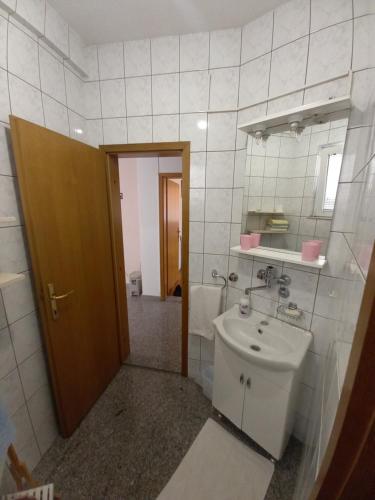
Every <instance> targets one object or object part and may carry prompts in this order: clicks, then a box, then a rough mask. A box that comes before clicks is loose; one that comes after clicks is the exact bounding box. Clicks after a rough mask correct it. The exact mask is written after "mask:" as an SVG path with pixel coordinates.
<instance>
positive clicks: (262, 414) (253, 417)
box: [242, 368, 289, 459]
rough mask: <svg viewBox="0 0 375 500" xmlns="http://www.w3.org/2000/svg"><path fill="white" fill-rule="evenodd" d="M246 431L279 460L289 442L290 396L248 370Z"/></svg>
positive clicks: (244, 409) (244, 426) (253, 371)
mask: <svg viewBox="0 0 375 500" xmlns="http://www.w3.org/2000/svg"><path fill="white" fill-rule="evenodd" d="M247 374H248V375H247V378H246V380H245V401H244V408H243V416H242V430H243V431H244V432H245V433H246V434H248V435H249V436H250V437H251V438H252V439H254V441H256V442H257V443H258V444H260V446H262V447H263V448H264V449H265V450H267V451H268V452H269V453H271V455H272V456H274V457H275V458H277V459H279V458H280V457H281V455H282V453H283V451H284V445H285V443H286V441H287V439H288V437H289V436H288V434H287V419H288V401H289V393H288V392H287V391H284V390H282V389H281V388H280V387H279V386H277V385H275V384H273V383H272V382H269V381H268V380H266V379H265V378H263V377H262V376H261V375H259V374H258V373H257V372H256V371H255V370H254V369H251V368H250V369H248V371H247Z"/></svg>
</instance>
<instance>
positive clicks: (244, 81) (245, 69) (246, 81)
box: [239, 54, 271, 108]
mask: <svg viewBox="0 0 375 500" xmlns="http://www.w3.org/2000/svg"><path fill="white" fill-rule="evenodd" d="M270 61H271V56H270V54H267V55H264V56H262V57H259V58H257V59H254V60H253V61H250V62H248V63H246V64H244V65H243V66H241V70H240V92H239V107H240V108H242V107H245V106H251V105H252V104H256V103H258V102H259V101H263V100H265V99H267V96H268V81H269V75H270Z"/></svg>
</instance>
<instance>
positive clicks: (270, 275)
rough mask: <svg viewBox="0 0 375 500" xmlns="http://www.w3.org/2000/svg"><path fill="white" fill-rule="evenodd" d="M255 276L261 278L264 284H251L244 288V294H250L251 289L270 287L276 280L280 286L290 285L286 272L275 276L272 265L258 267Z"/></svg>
mask: <svg viewBox="0 0 375 500" xmlns="http://www.w3.org/2000/svg"><path fill="white" fill-rule="evenodd" d="M257 278H258V279H259V280H263V281H264V282H265V285H259V286H251V287H249V288H245V295H250V292H252V291H253V290H264V289H266V288H271V286H272V284H273V283H274V282H275V281H276V282H277V283H278V284H279V285H281V287H280V288H282V287H288V286H289V285H290V282H291V279H290V277H289V276H287V275H286V274H282V275H281V276H280V278H277V277H276V269H275V268H274V267H273V266H267V267H266V269H259V271H258V272H257Z"/></svg>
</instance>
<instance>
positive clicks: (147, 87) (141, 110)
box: [125, 76, 151, 116]
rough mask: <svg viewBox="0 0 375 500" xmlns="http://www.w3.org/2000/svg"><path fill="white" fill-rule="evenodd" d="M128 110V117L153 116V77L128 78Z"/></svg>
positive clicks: (126, 82)
mask: <svg viewBox="0 0 375 500" xmlns="http://www.w3.org/2000/svg"><path fill="white" fill-rule="evenodd" d="M125 84H126V110H127V115H128V116H144V115H150V114H151V77H150V76H140V77H135V78H126V80H125Z"/></svg>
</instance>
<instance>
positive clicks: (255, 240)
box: [250, 233, 261, 248]
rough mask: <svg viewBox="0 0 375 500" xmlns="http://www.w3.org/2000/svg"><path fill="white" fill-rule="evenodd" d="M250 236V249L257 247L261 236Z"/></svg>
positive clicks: (254, 234)
mask: <svg viewBox="0 0 375 500" xmlns="http://www.w3.org/2000/svg"><path fill="white" fill-rule="evenodd" d="M250 236H251V237H252V242H251V247H252V248H256V247H259V245H260V237H261V234H259V233H252V234H251V235H250Z"/></svg>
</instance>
